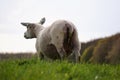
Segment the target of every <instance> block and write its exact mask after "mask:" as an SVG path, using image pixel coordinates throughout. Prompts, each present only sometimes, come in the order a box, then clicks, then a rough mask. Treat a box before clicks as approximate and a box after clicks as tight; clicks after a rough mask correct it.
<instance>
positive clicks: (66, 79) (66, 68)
mask: <svg viewBox="0 0 120 80" xmlns="http://www.w3.org/2000/svg"><path fill="white" fill-rule="evenodd" d="M0 80H120V65H109V64H102V65H100V64H88V63H77V64H74V63H68V62H67V61H53V62H49V61H44V60H41V61H38V60H36V59H35V58H33V59H8V60H1V61H0Z"/></svg>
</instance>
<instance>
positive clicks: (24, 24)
mask: <svg viewBox="0 0 120 80" xmlns="http://www.w3.org/2000/svg"><path fill="white" fill-rule="evenodd" d="M21 24H22V25H23V26H28V25H29V24H30V23H24V22H21Z"/></svg>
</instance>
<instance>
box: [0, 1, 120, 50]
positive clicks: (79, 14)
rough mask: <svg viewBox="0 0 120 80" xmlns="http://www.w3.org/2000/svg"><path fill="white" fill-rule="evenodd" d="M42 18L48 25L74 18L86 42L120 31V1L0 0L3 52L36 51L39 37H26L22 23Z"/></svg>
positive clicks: (80, 38) (0, 27)
mask: <svg viewBox="0 0 120 80" xmlns="http://www.w3.org/2000/svg"><path fill="white" fill-rule="evenodd" d="M42 17H46V22H45V24H44V26H45V27H47V26H49V25H51V24H52V23H53V22H54V21H55V20H58V19H65V20H69V21H71V22H72V23H73V24H74V25H75V26H76V28H77V30H78V34H79V35H78V37H79V40H80V42H86V41H90V40H93V39H97V38H102V37H106V36H111V35H113V34H116V33H118V32H120V0H0V52H35V51H36V49H35V42H36V39H29V40H28V39H25V38H24V32H25V31H26V28H25V27H23V26H22V25H21V24H20V23H21V22H35V23H36V22H39V21H40V19H41V18H42Z"/></svg>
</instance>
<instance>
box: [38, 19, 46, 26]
mask: <svg viewBox="0 0 120 80" xmlns="http://www.w3.org/2000/svg"><path fill="white" fill-rule="evenodd" d="M45 21H46V19H45V17H43V18H42V19H41V20H40V22H39V24H41V25H43V24H44V23H45Z"/></svg>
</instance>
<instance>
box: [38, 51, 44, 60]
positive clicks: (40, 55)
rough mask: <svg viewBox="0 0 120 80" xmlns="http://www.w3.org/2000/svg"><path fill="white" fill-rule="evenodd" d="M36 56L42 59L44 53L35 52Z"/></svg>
mask: <svg viewBox="0 0 120 80" xmlns="http://www.w3.org/2000/svg"><path fill="white" fill-rule="evenodd" d="M37 57H38V60H42V59H44V55H43V54H42V52H39V53H37Z"/></svg>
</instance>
